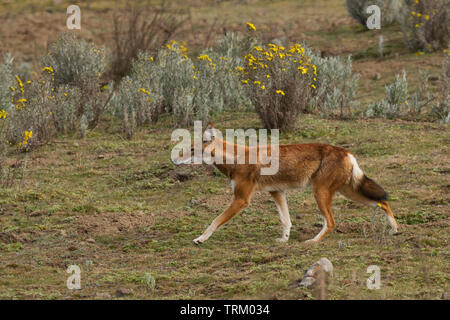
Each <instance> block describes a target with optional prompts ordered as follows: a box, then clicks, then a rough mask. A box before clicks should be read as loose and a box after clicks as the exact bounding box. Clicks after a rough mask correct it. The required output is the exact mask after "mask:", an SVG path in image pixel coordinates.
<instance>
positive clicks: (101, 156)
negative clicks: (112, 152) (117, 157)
mask: <svg viewBox="0 0 450 320" xmlns="http://www.w3.org/2000/svg"><path fill="white" fill-rule="evenodd" d="M97 158H98V159H105V156H104V155H103V154H99V155H98V156H97Z"/></svg>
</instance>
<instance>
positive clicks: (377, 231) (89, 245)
mask: <svg viewBox="0 0 450 320" xmlns="http://www.w3.org/2000/svg"><path fill="white" fill-rule="evenodd" d="M235 119H239V120H235ZM215 122H216V126H217V127H218V128H233V127H243V126H244V124H246V125H247V126H253V127H256V128H258V127H259V126H260V124H259V122H258V121H257V120H255V115H254V114H252V113H245V112H243V113H240V114H238V115H236V114H234V113H233V114H224V115H222V116H221V117H219V118H217V119H215ZM111 128H115V127H114V125H112V126H111V124H110V123H108V122H105V123H103V124H102V127H101V128H99V129H98V130H95V131H94V132H92V133H91V134H90V136H89V137H88V138H86V139H85V140H79V139H75V138H71V137H67V138H61V139H58V140H57V141H55V142H54V143H51V144H50V145H48V146H46V147H43V148H41V149H39V150H37V151H36V152H34V153H32V154H31V155H29V156H28V161H27V168H28V169H27V171H26V177H25V181H24V186H23V187H17V188H10V189H6V190H3V192H2V194H3V195H2V198H1V200H0V204H1V209H0V210H1V211H0V214H1V215H0V219H1V220H0V221H1V233H0V237H1V238H0V239H1V240H2V251H1V253H0V254H1V260H0V261H1V262H0V275H1V276H0V297H1V298H79V297H83V298H92V297H95V295H96V294H97V293H104V292H107V293H110V294H112V295H113V296H114V292H115V290H116V289H117V288H122V287H124V288H128V289H132V294H131V295H130V297H132V298H163V299H167V298H271V299H272V298H277V299H285V298H295V299H297V298H300V299H302V298H308V297H313V296H314V293H313V292H309V291H308V290H300V289H298V288H296V287H295V286H296V281H298V280H299V279H301V277H302V275H303V272H304V270H305V269H306V268H308V267H309V266H310V265H311V264H312V263H313V262H315V261H316V260H317V259H319V258H320V257H328V258H329V259H330V260H331V261H332V262H333V264H334V265H335V268H336V271H335V278H334V279H333V282H332V283H331V285H330V288H329V297H330V298H333V299H342V298H343V299H348V298H369V299H371V298H388V299H390V298H399V299H403V298H439V297H440V296H441V294H442V293H443V292H446V291H448V280H449V277H448V274H449V273H448V272H449V271H450V270H449V264H448V261H449V259H448V258H449V253H450V252H449V247H448V241H449V237H448V227H449V210H448V209H449V206H448V203H449V199H448V189H449V186H450V179H449V176H448V174H449V172H450V171H449V167H448V163H449V157H448V154H449V148H448V145H449V139H450V136H449V134H448V130H447V127H445V126H444V125H438V124H429V123H408V122H390V121H381V120H371V121H356V122H348V121H325V120H322V119H318V118H316V117H311V116H306V117H303V118H302V119H301V120H300V121H299V122H298V127H297V128H298V129H297V130H296V131H294V132H293V133H291V134H289V135H283V136H282V137H281V142H282V143H294V142H310V141H320V142H325V143H331V144H335V145H341V146H345V147H347V148H349V149H350V150H351V151H352V152H354V153H355V154H357V155H358V160H359V162H360V164H361V167H362V168H363V169H364V170H365V172H366V173H367V174H368V175H369V176H371V177H373V178H375V179H376V180H377V181H378V182H379V183H380V184H381V185H383V186H385V187H386V189H387V190H388V191H389V192H390V194H391V198H392V200H393V202H392V207H393V211H394V213H395V215H396V217H397V219H398V222H399V224H400V234H399V235H396V236H390V235H388V234H387V230H384V229H385V226H386V221H385V219H384V217H383V216H382V215H381V214H380V212H378V213H376V214H375V215H374V213H373V212H372V210H371V209H369V208H365V207H362V206H360V205H358V204H355V203H351V202H350V201H347V200H345V199H344V198H343V197H340V196H339V197H337V198H336V199H335V202H334V212H335V216H336V220H337V223H338V225H337V229H336V231H335V232H333V233H332V234H330V235H329V236H327V238H326V239H325V240H324V241H323V243H320V244H319V245H316V246H309V245H306V244H304V243H303V241H304V240H306V239H309V238H311V237H313V236H314V235H315V234H316V233H317V232H318V231H319V230H320V228H321V225H320V219H319V218H318V215H317V214H318V209H317V207H316V204H315V202H314V198H313V196H312V194H311V192H310V190H306V191H304V192H291V193H290V194H289V197H288V201H289V206H290V211H291V217H292V220H293V225H294V226H293V231H292V237H291V240H290V241H289V242H288V243H287V244H278V243H276V242H275V238H276V237H278V236H279V234H280V232H281V226H280V222H279V219H278V214H277V212H276V208H275V205H274V203H273V201H272V200H271V199H270V197H269V196H268V194H263V193H261V194H257V195H256V196H255V198H254V201H253V203H252V205H251V206H250V207H249V208H248V209H246V210H244V211H243V213H241V214H240V215H238V216H236V217H235V218H234V219H233V220H231V221H230V223H229V224H227V225H226V226H225V227H224V228H222V229H220V230H219V231H218V232H217V233H215V234H214V235H213V237H212V238H211V239H210V240H208V241H207V242H206V243H205V244H203V245H202V246H200V247H197V246H195V245H193V243H192V240H193V239H194V238H195V237H197V236H198V235H200V234H201V233H202V232H203V230H204V228H205V227H206V226H207V225H208V224H209V223H210V222H211V220H212V219H213V218H214V217H215V216H217V215H218V214H219V213H220V212H221V211H222V210H223V209H224V208H225V207H226V206H227V205H228V203H229V202H230V200H231V191H230V187H229V181H227V179H226V178H225V177H223V176H221V175H218V174H217V172H215V171H214V170H212V169H208V168H207V167H206V166H194V165H192V166H174V165H173V164H172V163H171V161H170V160H169V159H170V146H171V142H170V133H171V130H170V129H166V128H162V127H151V128H147V129H145V130H143V131H141V132H140V133H139V135H138V136H137V137H136V138H135V139H134V140H132V141H126V140H124V139H122V138H121V136H120V135H119V134H118V133H115V132H114V130H113V129H111ZM70 264H78V265H79V266H81V268H82V285H83V289H82V290H81V291H75V292H73V291H70V290H68V289H67V288H66V287H65V280H66V278H67V276H68V274H66V273H65V269H66V268H67V266H68V265H70ZM372 264H376V265H378V266H380V268H381V281H382V289H381V290H379V291H369V290H368V289H367V288H366V286H365V280H366V279H367V277H368V276H369V275H368V274H366V269H367V267H368V266H369V265H372ZM146 273H148V274H150V275H151V276H152V277H154V278H155V280H156V287H155V288H154V289H153V290H152V288H151V286H150V287H149V284H148V281H146V276H145V275H146Z"/></svg>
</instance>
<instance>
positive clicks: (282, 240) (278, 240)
mask: <svg viewBox="0 0 450 320" xmlns="http://www.w3.org/2000/svg"><path fill="white" fill-rule="evenodd" d="M288 240H289V238H286V237H283V238H278V239H277V242H279V243H283V242H288Z"/></svg>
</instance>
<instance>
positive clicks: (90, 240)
mask: <svg viewBox="0 0 450 320" xmlns="http://www.w3.org/2000/svg"><path fill="white" fill-rule="evenodd" d="M86 241H87V242H89V243H95V240H94V239H92V238H89V239H87V240H86Z"/></svg>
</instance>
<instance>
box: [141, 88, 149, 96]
mask: <svg viewBox="0 0 450 320" xmlns="http://www.w3.org/2000/svg"><path fill="white" fill-rule="evenodd" d="M138 92H142V93H146V94H148V95H150V91H148V90H145V89H144V88H141V89H139V91H138Z"/></svg>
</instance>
